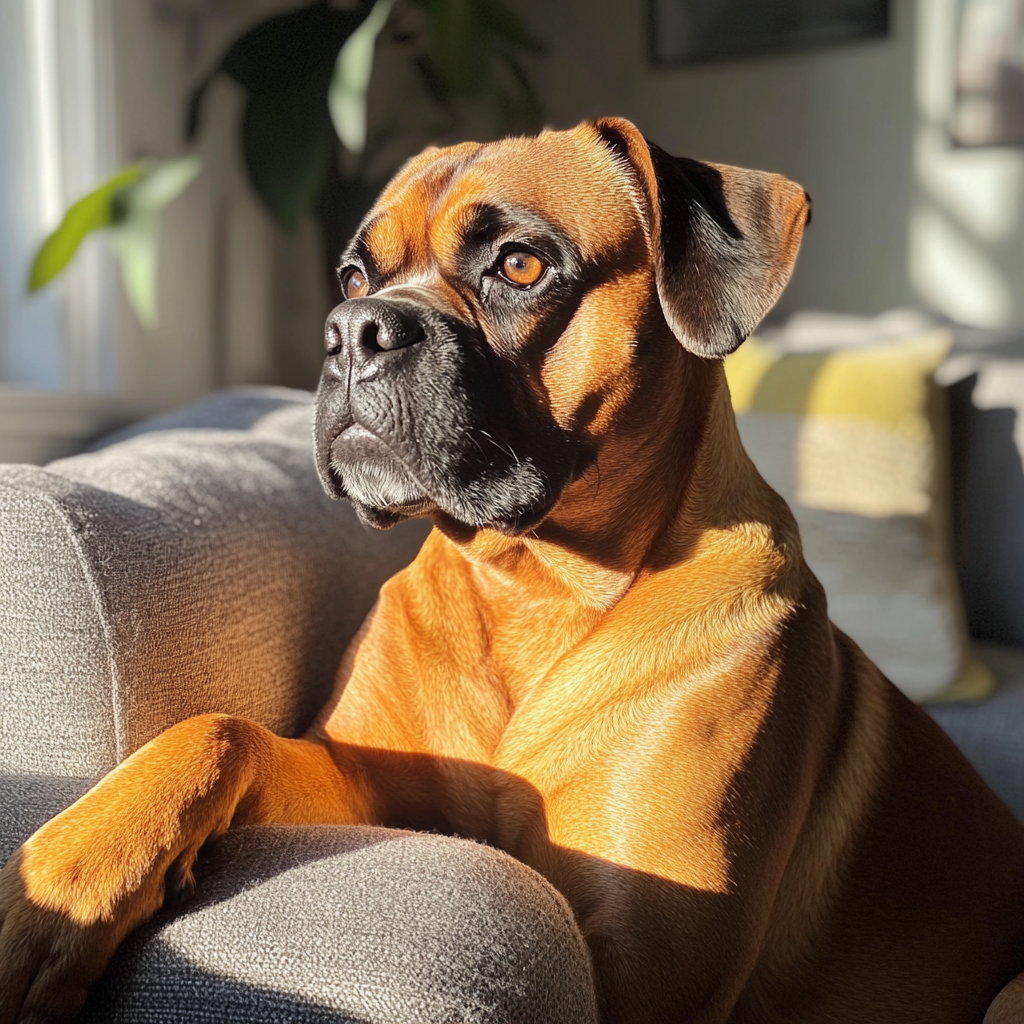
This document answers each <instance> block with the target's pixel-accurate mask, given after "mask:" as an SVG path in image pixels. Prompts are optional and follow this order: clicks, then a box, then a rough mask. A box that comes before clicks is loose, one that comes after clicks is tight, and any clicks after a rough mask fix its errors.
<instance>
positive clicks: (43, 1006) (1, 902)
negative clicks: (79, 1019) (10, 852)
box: [0, 849, 113, 1024]
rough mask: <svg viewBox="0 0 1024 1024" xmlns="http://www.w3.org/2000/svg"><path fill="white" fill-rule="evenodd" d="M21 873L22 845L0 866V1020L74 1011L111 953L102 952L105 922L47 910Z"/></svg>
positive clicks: (66, 1014) (8, 1022) (7, 1023)
mask: <svg viewBox="0 0 1024 1024" xmlns="http://www.w3.org/2000/svg"><path fill="white" fill-rule="evenodd" d="M25 873H26V872H25V852H24V849H22V850H19V851H18V852H17V853H15V854H14V856H13V857H11V859H10V860H9V861H8V862H7V865H6V866H5V867H4V869H3V870H2V871H0V1024H14V1021H23V1020H26V1019H29V1020H31V1019H32V1018H33V1017H36V1018H37V1019H39V1018H43V1019H45V1018H46V1017H70V1016H72V1015H73V1014H75V1013H77V1012H78V1011H79V1010H80V1009H81V1007H82V1003H83V1002H84V1001H85V994H86V990H87V989H88V986H89V985H90V984H91V983H92V981H94V980H95V978H96V977H98V976H99V973H100V972H101V971H102V970H103V967H104V966H105V964H106V961H107V960H108V959H109V957H110V955H111V954H112V953H113V949H110V950H109V952H106V953H105V951H104V947H105V946H106V945H107V942H105V941H104V939H105V938H106V936H105V935H104V934H103V933H104V932H107V933H109V931H110V929H109V926H107V925H105V924H104V923H103V922H98V923H97V924H94V925H93V926H92V927H89V926H87V925H81V924H78V923H76V922H75V921H74V920H73V919H72V917H71V916H70V915H69V914H67V913H61V912H60V911H59V910H53V909H49V908H48V907H47V906H45V905H44V903H43V902H42V901H41V900H40V899H39V898H38V896H36V897H33V896H32V895H30V892H31V890H32V888H33V886H32V885H31V884H30V883H27V882H26V878H25ZM97 925H98V926H97Z"/></svg>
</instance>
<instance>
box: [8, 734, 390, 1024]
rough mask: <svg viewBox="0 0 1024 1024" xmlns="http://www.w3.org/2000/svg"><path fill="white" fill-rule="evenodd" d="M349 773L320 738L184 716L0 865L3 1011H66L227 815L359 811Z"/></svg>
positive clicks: (350, 814)
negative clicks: (307, 738) (313, 739)
mask: <svg viewBox="0 0 1024 1024" xmlns="http://www.w3.org/2000/svg"><path fill="white" fill-rule="evenodd" d="M360 780H361V776H358V775H357V773H355V772H353V773H346V772H344V771H343V770H341V769H339V767H338V766H337V764H336V763H335V761H334V760H333V759H332V757H331V755H330V754H329V753H328V751H327V749H326V748H324V747H322V746H320V745H318V744H316V743H313V742H309V741H305V740H284V739H281V738H280V737H277V736H275V735H273V734H272V733H270V732H269V731H267V730H266V729H264V728H262V727H261V726H259V725H256V724H255V723H254V722H249V721H246V720H245V719H240V718H230V717H227V716H224V715H205V716H202V717H199V718H192V719H188V720H187V721H185V722H181V723H180V724H178V725H176V726H174V727H173V728H171V729H168V730H167V731H166V732H164V733H162V734H161V735H160V736H158V737H156V739H154V740H152V741H150V742H149V743H148V744H146V745H145V746H144V747H142V748H141V749H140V750H138V751H136V753H134V754H133V755H132V756H131V757H129V758H128V759H127V760H126V761H125V762H124V763H123V764H121V765H120V766H119V767H118V768H116V769H115V770H114V771H112V772H111V773H110V774H109V775H108V776H107V777H106V778H104V779H103V780H102V781H101V782H100V783H99V784H98V785H97V786H96V787H94V788H93V789H92V790H90V791H89V792H88V793H87V794H86V795H85V796H83V797H82V798H81V799H80V800H79V801H77V803H74V804H72V806H71V807H69V808H68V809H67V810H66V811H64V812H63V813H61V814H59V815H58V816H57V817H56V818H54V819H53V820H52V821H50V822H48V823H47V824H46V825H44V826H43V827H42V828H41V829H39V831H38V832H36V833H35V834H34V835H33V836H31V837H30V838H29V839H28V840H27V842H26V843H25V844H24V845H23V846H22V847H21V849H19V850H18V851H17V852H16V853H15V854H14V855H13V856H12V857H11V859H10V860H9V861H8V863H7V865H6V866H5V867H4V869H3V871H0V1024H13V1022H14V1021H15V1020H16V1019H17V1018H18V1015H19V1013H20V1012H22V1010H24V1011H26V1012H28V1011H33V1012H35V1013H38V1014H41V1015H47V1014H49V1015H53V1016H69V1015H71V1014H74V1013H76V1012H77V1011H78V1010H79V1009H80V1008H81V1006H82V1003H83V1002H84V1000H85V995H86V990H87V988H88V986H89V985H91V984H92V983H93V982H94V981H95V980H96V979H97V978H98V977H99V975H100V974H101V973H102V971H103V969H104V968H105V967H106V965H107V963H108V962H109V960H110V958H111V957H112V956H113V954H114V951H115V949H116V948H117V946H118V944H119V943H120V942H121V940H122V939H123V938H124V937H125V936H126V935H127V934H128V933H129V932H130V931H132V929H134V928H136V927H137V926H138V925H139V924H141V923H142V922H143V921H145V920H147V919H148V918H149V917H151V916H152V915H153V914H154V913H155V912H156V911H157V910H158V909H159V908H160V906H161V905H162V903H163V902H164V897H165V893H167V892H171V893H176V892H181V891H184V890H187V889H189V888H190V887H191V885H192V866H193V864H194V862H195V859H196V855H197V853H198V851H199V848H200V847H201V846H202V845H203V843H204V842H206V840H207V839H209V838H211V837H212V836H216V835H218V834H220V833H221V832H223V831H224V830H225V829H227V828H228V826H229V825H231V824H232V823H245V822H247V823H255V822H278V823H314V822H334V823H347V822H365V821H370V820H372V814H371V810H370V806H369V801H368V798H367V796H366V793H365V789H364V788H363V784H362V782H361V781H360Z"/></svg>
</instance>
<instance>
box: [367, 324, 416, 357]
mask: <svg viewBox="0 0 1024 1024" xmlns="http://www.w3.org/2000/svg"><path fill="white" fill-rule="evenodd" d="M426 337H427V335H426V332H425V331H424V330H423V325H422V324H417V323H404V322H396V323H385V324H384V325H383V329H382V330H381V331H380V332H379V333H378V335H377V337H376V339H375V340H376V342H377V348H376V350H375V351H377V352H392V351H394V350H395V349H400V348H408V347H409V346H410V345H415V344H416V343H417V342H420V341H424V340H425V339H426Z"/></svg>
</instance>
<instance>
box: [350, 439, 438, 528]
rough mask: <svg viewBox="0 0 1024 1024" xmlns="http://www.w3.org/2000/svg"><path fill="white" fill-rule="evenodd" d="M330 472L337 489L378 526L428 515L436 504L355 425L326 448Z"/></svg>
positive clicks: (389, 453) (393, 458) (379, 442)
mask: <svg viewBox="0 0 1024 1024" xmlns="http://www.w3.org/2000/svg"><path fill="white" fill-rule="evenodd" d="M330 469H331V471H332V472H333V474H334V475H335V476H336V477H337V480H338V483H339V484H340V488H341V490H342V491H343V492H344V494H345V495H347V496H348V498H349V499H350V500H351V501H352V502H353V503H354V504H355V505H356V506H357V508H358V507H362V508H363V509H365V510H366V514H367V515H370V516H373V517H374V518H376V519H379V520H380V523H379V524H375V525H384V524H385V522H388V523H390V522H391V521H398V520H399V519H411V518H414V517H416V516H423V515H429V514H430V513H431V512H433V511H435V510H436V509H437V503H436V502H435V501H434V500H433V499H432V498H431V497H430V496H429V495H428V494H427V493H426V491H425V490H424V488H423V486H422V485H421V484H420V483H419V482H418V481H417V480H416V479H415V477H414V476H413V474H412V473H411V472H410V470H409V469H408V468H407V467H406V466H405V465H404V464H403V462H402V461H401V459H399V458H398V457H397V456H396V455H395V453H394V452H393V451H392V450H391V449H390V448H389V447H388V445H387V444H386V443H385V442H384V441H382V440H381V439H380V438H379V437H378V436H377V435H376V434H374V433H372V432H371V431H369V430H367V429H366V427H364V426H362V425H361V424H359V423H353V424H352V425H351V426H349V427H346V428H345V429H344V430H343V431H341V433H340V434H338V436H337V437H336V438H335V439H334V442H333V443H332V444H331V447H330Z"/></svg>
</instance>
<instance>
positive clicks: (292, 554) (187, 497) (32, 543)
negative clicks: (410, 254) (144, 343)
mask: <svg viewBox="0 0 1024 1024" xmlns="http://www.w3.org/2000/svg"><path fill="white" fill-rule="evenodd" d="M311 431H312V407H311V398H310V396H309V395H308V394H306V393H304V392H295V391H288V390H284V389H272V388H265V389H259V390H252V391H248V392H235V393H231V394H226V395H221V396H217V397H214V398H212V399H209V400H207V401H204V402H201V403H199V404H198V405H196V406H193V407H191V408H189V409H185V410H182V411H181V412H178V413H175V414H172V415H170V416H167V417H162V418H160V419H157V420H152V421H149V422H147V423H144V424H142V425H140V426H137V427H135V428H131V429H129V430H127V431H124V432H121V433H119V434H117V435H114V436H112V437H108V438H106V439H104V441H103V442H102V443H101V444H100V445H98V446H97V447H96V449H95V450H94V451H92V452H90V453H87V454H83V455H79V456H76V457H74V458H70V459H63V460H60V461H58V462H54V463H51V464H50V465H48V466H46V467H45V468H38V467H35V466H20V465H19V466H3V467H0V580H2V582H3V592H2V593H0V863H2V862H3V861H5V860H6V859H7V857H8V855H9V854H10V853H11V852H12V850H13V849H14V848H15V847H16V846H17V845H18V844H19V843H20V842H21V841H22V840H24V839H25V838H26V837H27V836H28V835H29V834H30V833H31V832H32V831H33V830H34V829H35V828H37V827H38V826H39V825H41V824H42V823H43V822H44V821H45V820H47V819H48V818H49V817H51V816H52V815H53V814H55V813H57V812H58V811H59V810H61V809H62V808H63V807H65V806H67V805H68V804H69V803H71V802H72V801H73V800H74V799H76V798H77V797H78V796H79V795H81V794H82V793H83V792H85V790H86V789H87V788H88V787H89V786H90V785H91V784H92V782H93V781H95V780H96V778H97V777H99V776H100V775H102V774H103V773H105V772H107V771H109V770H110V769H111V768H113V767H114V766H115V765H116V764H117V763H118V762H119V761H120V760H122V759H123V758H124V757H126V756H127V755H128V754H130V753H131V752H132V751H133V750H136V749H137V748H138V747H139V746H141V745H142V744H143V743H145V742H146V741H147V740H149V739H150V738H151V737H153V736H154V735H156V734H157V733H158V732H160V731H162V730H163V729H165V728H167V727H168V726H169V725H171V724H173V723H174V722H176V721H178V720H179V719H181V718H184V717H187V716H189V715H194V714H197V713H202V712H206V711H214V710H218V711H225V712H230V713H234V714H239V715H244V716H246V717H249V718H252V719H255V720H257V721H259V722H262V723H263V724H265V725H267V726H269V727H270V728H273V729H275V730H277V731H278V732H281V733H284V734H289V735H294V734H296V733H299V732H301V730H302V729H303V727H304V726H305V725H306V724H307V722H308V721H309V719H310V718H311V717H312V716H313V714H314V713H315V712H316V711H317V710H318V709H319V707H320V706H321V705H322V704H323V703H324V701H325V700H326V698H327V695H328V693H329V690H330V687H331V683H332V678H333V674H334V671H335V668H336V666H337V664H338V662H339V660H340V656H341V653H342V651H343V650H344V648H345V646H346V644H347V643H348V640H349V639H350V637H351V636H352V635H353V633H354V632H355V630H356V628H357V627H358V625H359V623H360V622H361V621H362V618H363V617H364V615H365V614H366V612H367V611H368V610H369V608H370V606H371V605H372V603H373V601H374V599H375V597H376V592H377V589H378V587H379V586H380V584H381V583H382V582H383V581H384V580H385V579H386V578H387V577H388V576H390V575H391V574H392V573H394V572H395V571H396V570H397V569H399V568H400V567H401V566H402V565H404V564H405V563H406V562H408V561H409V560H410V559H411V558H412V557H413V555H414V554H415V552H416V550H417V549H418V547H419V544H420V543H421V542H422V539H423V537H424V536H425V533H426V526H425V524H422V523H414V524H407V525H406V526H404V527H401V528H399V529H396V530H394V531H392V532H391V533H389V534H376V533H372V532H370V531H367V530H364V529H363V528H362V527H361V526H360V525H359V524H358V522H357V521H356V520H355V517H354V516H353V514H352V512H351V510H350V509H349V508H348V507H347V505H345V504H343V503H340V502H335V501H331V500H330V499H328V498H327V497H326V495H325V494H324V493H323V491H322V489H321V487H320V484H319V481H318V480H317V477H316V472H315V469H314V466H313V460H312V444H311ZM198 874H199V878H200V885H199V890H198V894H197V896H196V897H195V899H193V900H192V901H190V902H189V903H187V904H185V905H184V906H182V907H180V908H176V909H168V910H166V911H165V912H163V913H161V914H160V915H159V916H158V918H157V919H156V920H155V921H153V922H152V923H151V924H150V925H147V926H145V927H143V928H142V929H140V931H139V932H137V933H136V934H135V935H134V936H133V937H132V938H130V939H129V941H128V942H127V944H126V945H125V946H124V947H123V948H122V950H121V951H120V952H119V953H118V955H117V957H116V959H115V961H114V963H113V965H112V967H111V969H110V970H109V971H108V973H107V975H106V976H105V978H104V979H103V980H102V981H101V982H100V984H99V985H98V986H97V987H96V988H95V989H94V990H93V992H92V994H91V996H90V999H89V1002H88V1004H87V1006H86V1008H85V1010H84V1012H83V1014H82V1019H83V1020H88V1021H97V1022H98V1021H104V1022H124V1024H128V1022H132V1024H136V1022H153V1024H156V1022H161V1021H189V1022H201V1021H211V1022H212V1021H217V1022H222V1021H239V1022H242V1021H245V1022H250V1021H289V1022H291V1021H295V1022H307V1021H308V1022H313V1021H316V1022H326V1021H330V1022H341V1021H344V1022H351V1024H356V1022H358V1024H370V1022H380V1024H385V1022H387V1024H393V1022H401V1021H410V1022H412V1021H416V1022H419V1024H423V1022H435V1021H436V1022H494V1024H514V1022H522V1024H535V1022H539V1021H545V1022H548V1021H550V1022H566V1024H569V1022H573V1024H575V1022H581V1024H583V1022H589V1021H594V1020H595V1019H596V1011H595V1006H594V990H593V984H592V980H591V975H590V960H589V955H588V953H587V950H586V946H585V943H584V940H583V938H582V936H581V935H580V933H579V931H578V929H577V928H576V925H575V923H574V921H573V917H572V913H571V911H570V910H569V908H568V906H567V904H566V903H565V901H564V899H562V897H561V896H560V895H559V894H558V893H557V892H555V891H554V890H553V889H552V888H551V886H549V885H548V884H547V882H545V881H544V880H543V879H542V878H541V877H540V876H539V875H537V874H536V873H535V872H533V871H531V870H530V869H529V868H527V867H525V866H524V865H522V864H520V863H518V862H517V861H515V860H513V859H512V858H511V857H508V856H507V855H505V854H503V853H501V852H499V851H497V850H493V849H490V848H489V847H486V846H482V845H479V844H476V843H471V842H468V841H464V840H459V839H452V838H448V837H443V836H437V835H425V834H416V833H410V832H401V831H394V830H387V829H379V828H333V827H316V828H271V827H260V828H247V829H242V830H239V831H238V832H237V833H234V834H230V835H229V836H228V837H227V838H226V839H224V840H223V841H222V842H220V843H219V844H218V845H217V846H216V847H215V849H214V851H213V852H212V853H211V855H210V856H209V857H206V858H204V860H203V861H202V862H201V864H200V868H199V871H198Z"/></svg>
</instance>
